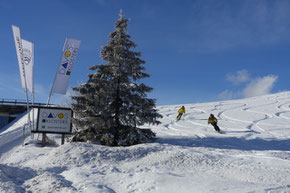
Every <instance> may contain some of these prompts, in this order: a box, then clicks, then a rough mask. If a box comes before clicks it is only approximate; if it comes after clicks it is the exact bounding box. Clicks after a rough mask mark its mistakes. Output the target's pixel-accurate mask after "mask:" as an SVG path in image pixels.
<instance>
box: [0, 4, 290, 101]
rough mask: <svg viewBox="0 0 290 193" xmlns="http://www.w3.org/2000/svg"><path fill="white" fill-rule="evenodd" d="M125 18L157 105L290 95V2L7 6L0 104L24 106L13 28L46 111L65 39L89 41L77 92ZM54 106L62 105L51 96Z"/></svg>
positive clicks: (0, 33) (1, 7) (2, 7)
mask: <svg viewBox="0 0 290 193" xmlns="http://www.w3.org/2000/svg"><path fill="white" fill-rule="evenodd" d="M120 9H122V10H123V13H124V15H125V17H126V18H129V19H131V20H130V22H129V23H128V33H129V35H131V37H132V41H134V42H135V43H136V44H137V47H136V49H135V51H140V52H142V57H141V59H143V60H145V61H146V64H145V67H146V72H147V73H149V74H150V75H151V77H150V78H148V79H146V80H144V82H145V83H146V84H147V85H148V86H151V87H153V88H154V90H153V92H152V93H150V94H149V97H150V98H154V99H157V105H168V104H186V103H196V102H208V101H217V100H228V99H236V98H244V97H251V96H256V95H262V94H268V93H276V92H280V91H287V90H290V84H289V82H290V76H289V69H290V65H289V63H290V1H289V0H269V1H266V0H235V1H232V0H219V1H216V0H167V1H166V0H83V1H80V0H50V1H42V0H25V1H21V0H13V1H11V0H0V18H1V20H0V26H1V28H0V42H1V43H0V53H1V54H0V56H1V60H0V65H1V71H0V98H9V99H25V93H24V89H22V88H21V83H20V77H19V70H18V63H17V58H16V51H15V46H14V42H13V35H12V30H11V25H12V24H13V25H16V26H19V27H20V29H21V35H22V38H23V39H26V40H28V41H31V42H33V43H34V44H35V69H34V70H35V87H36V96H35V97H36V102H46V101H47V97H48V94H49V91H50V88H51V85H52V82H53V80H54V76H55V73H56V69H57V67H58V63H59V61H60V56H61V50H62V47H63V43H64V40H65V38H66V37H71V38H75V39H80V40H82V44H81V47H80V51H79V54H78V57H77V60H76V63H75V66H74V69H73V71H72V74H71V79H70V84H69V89H68V93H67V94H68V95H69V94H70V93H71V92H70V88H71V87H72V86H78V84H79V83H82V82H86V81H87V74H89V73H90V71H89V70H88V68H89V67H90V66H92V65H95V64H101V63H103V61H102V60H101V58H100V51H101V47H102V46H104V45H106V43H107V41H108V40H109V38H108V35H109V33H111V32H112V31H113V30H114V25H115V22H116V20H117V19H118V18H119V11H120ZM51 102H52V103H59V104H62V103H65V102H66V99H65V97H64V96H63V95H59V94H54V95H53V96H52V99H51Z"/></svg>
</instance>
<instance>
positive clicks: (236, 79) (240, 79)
mask: <svg viewBox="0 0 290 193" xmlns="http://www.w3.org/2000/svg"><path fill="white" fill-rule="evenodd" d="M227 80H228V81H230V82H232V83H233V84H235V85H238V84H240V83H244V82H248V81H249V80H250V74H249V72H248V71H247V70H239V71H237V72H236V74H230V73H229V74H227Z"/></svg>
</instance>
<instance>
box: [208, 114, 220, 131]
mask: <svg viewBox="0 0 290 193" xmlns="http://www.w3.org/2000/svg"><path fill="white" fill-rule="evenodd" d="M217 122H218V120H217V118H215V116H214V115H213V114H210V116H209V118H208V121H207V123H208V124H211V125H212V126H213V128H214V129H215V130H216V131H217V132H219V133H220V132H221V130H220V128H219V126H218V125H217Z"/></svg>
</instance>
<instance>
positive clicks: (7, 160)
mask: <svg viewBox="0 0 290 193" xmlns="http://www.w3.org/2000/svg"><path fill="white" fill-rule="evenodd" d="M181 105H184V104H181ZM181 105H169V106H160V107H158V109H159V112H160V113H161V114H162V115H163V118H162V119H161V120H160V121H161V124H160V125H158V126H156V125H147V126H144V128H150V129H152V130H153V131H154V132H155V133H156V135H157V140H156V141H155V142H152V143H147V144H140V145H135V146H131V147H106V146H101V145H96V144H90V143H68V142H66V143H65V144H64V145H60V142H61V139H60V136H57V135H50V136H49V137H50V138H52V139H54V140H55V144H51V145H48V146H46V147H41V146H40V145H39V144H38V143H37V142H38V139H39V140H40V137H38V135H34V136H33V138H32V136H31V135H30V134H29V131H27V130H26V134H25V136H26V139H25V144H26V145H25V146H22V145H21V144H22V131H23V125H24V124H25V123H26V120H27V115H23V116H22V117H20V118H19V119H18V120H16V121H15V122H14V123H11V124H10V125H8V126H6V127H5V128H3V129H1V130H0V192H5V193H6V192H32V193H34V192H41V193H43V192H78V193H79V192H84V193H90V192H92V193H98V192H99V193H138V192H139V193H144V192H152V193H153V192H156V193H157V192H158V193H177V192H178V193H179V192H181V193H195V192H196V193H203V192H212V193H217V192H228V193H233V192H235V193H236V192H251V193H254V192H279V193H280V192H290V92H283V93H278V94H273V95H266V96H259V97H254V98H247V99H241V100H231V101H220V102H212V103H198V104H185V105H184V106H185V108H186V113H185V114H184V116H183V117H182V118H181V120H180V121H178V122H177V121H176V116H177V114H178V113H177V111H178V109H179V108H180V107H181ZM211 113H212V114H214V115H215V116H216V117H217V118H218V125H219V127H220V128H221V130H222V131H223V133H222V134H220V133H217V132H215V130H214V129H213V127H212V126H211V125H208V124H207V119H208V117H209V114H211Z"/></svg>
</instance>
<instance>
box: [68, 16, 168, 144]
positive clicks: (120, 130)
mask: <svg viewBox="0 0 290 193" xmlns="http://www.w3.org/2000/svg"><path fill="white" fill-rule="evenodd" d="M128 21H129V20H128V19H125V18H124V16H123V14H122V12H121V13H120V18H119V19H118V20H117V22H116V24H115V31H114V32H112V33H111V34H110V35H109V38H110V40H109V41H108V45H106V46H104V47H103V48H102V51H101V58H102V59H103V60H104V61H106V64H101V65H95V66H92V67H91V68H90V70H92V71H94V73H93V74H89V75H88V76H89V80H88V81H87V83H85V84H81V85H80V86H79V87H74V88H73V90H74V91H76V92H77V93H78V95H77V96H73V97H72V99H73V101H74V103H73V104H72V109H73V111H74V113H75V118H74V119H73V124H74V126H75V128H77V129H78V131H79V132H78V133H77V134H76V135H75V137H74V140H76V141H79V140H83V141H86V140H96V141H99V142H100V143H101V144H105V145H110V146H128V145H133V144H138V143H144V142H148V141H150V140H152V139H153V138H154V137H155V134H154V133H153V132H152V131H151V130H150V129H139V128H138V126H140V125H144V124H146V123H147V124H159V123H160V122H159V121H158V120H157V119H158V118H161V117H162V116H161V115H160V114H159V113H158V112H157V110H156V109H155V100H154V99H149V98H147V93H148V92H151V91H152V88H150V87H148V86H146V85H145V84H144V83H140V79H142V78H146V77H150V75H149V74H147V73H145V72H144V70H145V68H144V67H143V66H142V64H145V61H143V60H141V59H140V58H139V57H140V56H141V53H140V52H134V51H132V50H131V49H132V48H135V47H136V44H135V43H134V42H133V41H131V40H130V38H131V37H130V35H128V33H127V22H128Z"/></svg>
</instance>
